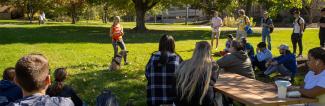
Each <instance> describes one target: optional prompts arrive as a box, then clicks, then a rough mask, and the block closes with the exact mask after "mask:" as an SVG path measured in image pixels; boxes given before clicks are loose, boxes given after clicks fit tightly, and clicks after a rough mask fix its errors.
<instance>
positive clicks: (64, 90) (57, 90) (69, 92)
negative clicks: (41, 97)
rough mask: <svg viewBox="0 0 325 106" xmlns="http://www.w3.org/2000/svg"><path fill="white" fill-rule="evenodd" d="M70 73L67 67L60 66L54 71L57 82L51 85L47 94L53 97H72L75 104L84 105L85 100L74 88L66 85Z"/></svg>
mask: <svg viewBox="0 0 325 106" xmlns="http://www.w3.org/2000/svg"><path fill="white" fill-rule="evenodd" d="M67 76H68V73H67V71H66V69H65V68H58V69H56V70H55V72H54V77H55V79H54V80H55V83H54V84H53V85H51V86H50V87H49V88H48V89H47V91H46V94H48V95H49V96H51V97H67V98H71V100H72V101H73V103H74V105H75V106H82V105H83V102H82V100H81V99H80V98H79V96H78V95H77V94H76V92H75V91H74V90H73V88H71V87H69V86H67V85H64V83H63V82H64V80H65V79H66V78H67Z"/></svg>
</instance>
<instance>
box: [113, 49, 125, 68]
mask: <svg viewBox="0 0 325 106" xmlns="http://www.w3.org/2000/svg"><path fill="white" fill-rule="evenodd" d="M128 52H129V51H125V50H122V51H120V52H119V53H118V54H117V55H116V56H114V57H113V58H112V61H111V65H110V67H109V70H110V71H116V70H119V69H120V68H121V63H122V58H124V59H126V56H127V53H128Z"/></svg>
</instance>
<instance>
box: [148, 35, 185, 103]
mask: <svg viewBox="0 0 325 106" xmlns="http://www.w3.org/2000/svg"><path fill="white" fill-rule="evenodd" d="M181 61H182V59H181V57H180V56H179V55H177V54H176V53H175V40H174V38H173V37H172V36H170V35H163V36H162V37H161V38H160V41H159V51H156V52H154V53H152V55H151V57H150V60H149V62H148V63H147V65H146V71H145V76H146V78H147V80H148V84H147V105H148V106H160V105H164V104H173V102H174V99H175V96H176V95H175V94H176V91H175V86H174V85H175V76H174V72H175V70H176V68H177V67H178V65H179V63H180V62H181Z"/></svg>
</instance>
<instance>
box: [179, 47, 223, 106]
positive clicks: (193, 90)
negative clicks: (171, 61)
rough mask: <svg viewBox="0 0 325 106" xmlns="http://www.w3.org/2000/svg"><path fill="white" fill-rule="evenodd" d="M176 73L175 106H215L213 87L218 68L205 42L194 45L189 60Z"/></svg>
mask: <svg viewBox="0 0 325 106" xmlns="http://www.w3.org/2000/svg"><path fill="white" fill-rule="evenodd" d="M175 73H176V91H177V93H176V94H177V96H176V100H175V104H176V106H215V105H216V104H217V103H216V102H214V101H215V99H216V98H215V97H216V96H215V92H214V91H213V86H214V84H215V81H216V80H217V78H218V66H217V65H216V63H215V62H214V61H213V59H212V57H211V46H210V44H209V43H208V42H206V41H201V42H198V43H197V44H196V47H195V50H194V53H193V56H192V58H191V59H189V60H187V61H184V62H182V63H181V64H180V65H179V67H178V68H177V69H176V71H175Z"/></svg>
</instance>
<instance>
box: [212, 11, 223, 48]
mask: <svg viewBox="0 0 325 106" xmlns="http://www.w3.org/2000/svg"><path fill="white" fill-rule="evenodd" d="M218 15H219V13H218V12H215V13H214V17H213V18H212V19H211V28H212V35H211V49H212V48H213V40H214V39H216V49H217V48H218V42H219V36H220V27H221V26H222V25H223V22H222V19H221V18H220V17H219V16H218Z"/></svg>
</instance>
